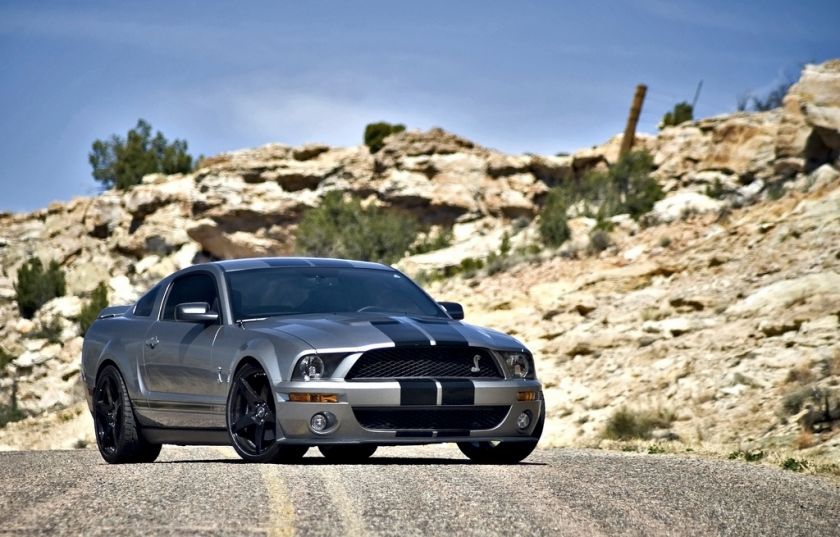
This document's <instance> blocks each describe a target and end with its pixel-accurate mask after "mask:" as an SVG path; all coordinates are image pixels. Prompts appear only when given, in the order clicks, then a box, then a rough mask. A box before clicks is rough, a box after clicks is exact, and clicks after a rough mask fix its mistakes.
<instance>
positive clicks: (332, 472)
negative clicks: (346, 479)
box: [319, 467, 368, 535]
mask: <svg viewBox="0 0 840 537" xmlns="http://www.w3.org/2000/svg"><path fill="white" fill-rule="evenodd" d="M319 470H320V471H321V479H322V481H323V483H324V488H325V489H326V492H327V495H328V496H329V498H330V499H331V500H332V503H333V505H334V506H335V508H336V509H337V510H338V515H339V519H340V520H341V521H342V524H343V525H344V535H367V534H368V532H367V531H366V530H365V524H364V522H363V521H362V518H361V517H360V516H359V509H358V507H357V506H356V505H355V504H354V503H353V500H352V499H350V496H349V495H348V494H347V488H346V487H345V486H344V483H342V480H343V475H342V473H341V472H337V471H336V470H337V469H336V468H329V467H328V468H327V469H324V468H323V467H322V468H319Z"/></svg>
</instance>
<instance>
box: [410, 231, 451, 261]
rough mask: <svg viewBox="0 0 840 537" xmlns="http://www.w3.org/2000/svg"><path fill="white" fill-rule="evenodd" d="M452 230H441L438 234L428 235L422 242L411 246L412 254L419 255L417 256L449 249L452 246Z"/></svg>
mask: <svg viewBox="0 0 840 537" xmlns="http://www.w3.org/2000/svg"><path fill="white" fill-rule="evenodd" d="M452 239H453V235H452V228H447V229H441V230H439V231H438V232H437V233H431V232H429V233H427V234H426V236H425V237H423V239H422V240H420V241H417V242H415V243H414V244H413V245H411V250H410V252H409V253H410V254H411V255H417V254H425V253H428V252H434V251H435V250H441V249H443V248H447V247H449V246H451V245H452Z"/></svg>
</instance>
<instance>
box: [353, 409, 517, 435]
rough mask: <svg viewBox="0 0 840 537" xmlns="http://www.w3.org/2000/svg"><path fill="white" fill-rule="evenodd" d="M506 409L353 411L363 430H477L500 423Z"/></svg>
mask: <svg viewBox="0 0 840 537" xmlns="http://www.w3.org/2000/svg"><path fill="white" fill-rule="evenodd" d="M508 410H510V407H509V406H471V407H468V408H443V407H436V408H402V407H399V408H354V409H353V413H354V414H355V415H356V419H357V420H358V421H359V423H360V424H361V425H362V427H364V428H366V429H382V430H389V431H393V430H433V431H440V430H447V429H460V430H481V429H492V428H494V427H496V426H498V425H499V424H500V423H502V420H503V419H505V416H507V413H508Z"/></svg>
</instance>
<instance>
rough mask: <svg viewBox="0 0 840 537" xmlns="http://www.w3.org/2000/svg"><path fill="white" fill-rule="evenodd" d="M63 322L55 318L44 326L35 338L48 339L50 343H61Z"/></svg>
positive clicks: (35, 334) (36, 333)
mask: <svg viewBox="0 0 840 537" xmlns="http://www.w3.org/2000/svg"><path fill="white" fill-rule="evenodd" d="M62 330H63V328H62V327H61V321H59V320H58V318H53V319H52V320H51V321H50V322H48V323H45V324H42V325H41V328H40V330H38V331H37V332H35V333H34V334H32V335H33V337H36V338H40V339H46V340H47V341H49V342H50V343H61V332H62Z"/></svg>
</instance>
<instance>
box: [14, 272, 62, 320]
mask: <svg viewBox="0 0 840 537" xmlns="http://www.w3.org/2000/svg"><path fill="white" fill-rule="evenodd" d="M66 291H67V285H66V283H65V280H64V271H62V270H61V267H60V266H59V264H58V263H57V262H56V261H50V264H49V265H48V266H47V268H46V269H44V264H43V263H42V262H41V260H40V259H38V258H37V257H31V258H29V260H27V261H26V262H25V263H24V264H23V265H22V266H21V267H20V268H19V269H18V271H17V283H16V284H15V298H16V300H17V305H18V310H19V311H20V314H21V316H23V317H25V318H27V319H31V318H32V316H33V315H35V312H36V311H38V309H39V308H40V307H41V306H43V305H44V304H46V303H47V302H49V301H50V300H52V299H53V298H55V297H58V296H64V293H66Z"/></svg>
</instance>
